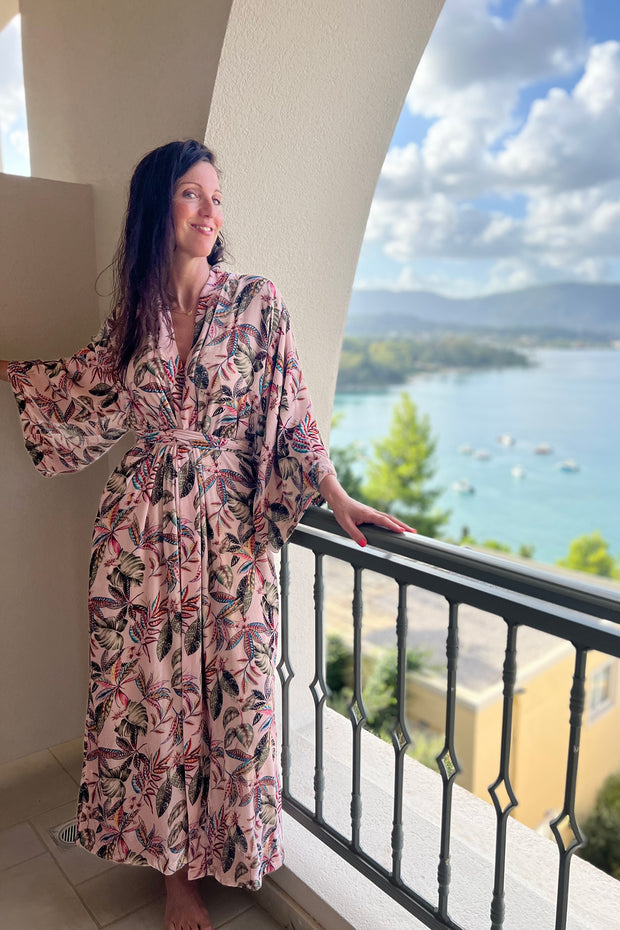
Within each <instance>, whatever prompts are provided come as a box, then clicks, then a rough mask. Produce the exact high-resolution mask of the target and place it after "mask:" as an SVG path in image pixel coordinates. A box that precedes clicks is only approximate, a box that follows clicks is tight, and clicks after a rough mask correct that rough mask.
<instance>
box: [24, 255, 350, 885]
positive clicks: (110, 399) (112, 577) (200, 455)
mask: <svg viewBox="0 0 620 930" xmlns="http://www.w3.org/2000/svg"><path fill="white" fill-rule="evenodd" d="M9 375H10V381H11V384H12V387H13V390H14V392H15V395H16V398H17V402H18V405H19V411H20V417H21V421H22V425H23V430H24V435H25V440H26V446H27V448H28V451H29V452H30V455H31V456H32V458H33V460H34V463H35V465H36V467H37V468H38V469H39V471H40V472H42V473H43V474H44V475H55V474H57V473H59V472H70V471H77V470H78V469H80V468H83V467H84V466H86V465H88V464H89V463H90V462H93V461H94V460H95V459H97V458H98V457H99V456H100V455H102V454H103V453H104V452H106V451H107V450H108V449H109V448H110V447H111V446H112V444H113V443H114V442H116V440H117V439H118V438H119V437H120V436H121V435H122V434H123V433H124V432H125V431H126V430H133V431H134V432H135V434H136V444H135V446H134V447H133V448H132V449H131V451H130V452H128V453H127V454H126V455H125V457H124V458H123V460H122V462H121V464H120V465H119V467H118V468H116V469H115V471H114V472H113V473H112V475H111V476H110V478H109V480H108V482H107V484H106V487H105V490H104V493H103V497H102V500H101V505H100V509H99V513H98V516H97V520H96V523H95V529H94V537H93V548H92V559H91V571H90V598H89V605H90V631H91V638H90V689H89V701H88V713H87V721H86V736H85V755H84V768H83V777H82V784H81V788H80V794H79V808H78V829H79V840H78V841H79V843H80V844H81V845H82V846H84V847H85V848H86V849H88V850H90V851H92V852H94V853H96V854H97V855H99V856H101V857H103V858H106V859H111V860H114V861H118V862H130V863H136V864H144V865H146V864H148V865H151V866H154V867H155V868H157V869H159V870H160V871H161V872H164V873H172V872H174V871H176V870H178V869H180V868H182V867H183V866H185V865H189V877H190V878H193V879H195V878H198V877H200V876H203V875H214V876H215V877H216V878H217V879H218V880H219V881H220V882H222V883H224V884H228V885H245V886H249V887H252V888H258V887H259V886H260V883H261V880H262V876H263V875H264V874H265V873H268V872H270V871H272V870H274V869H276V868H277V867H278V866H279V865H280V864H281V863H282V848H281V825H280V819H281V817H280V813H281V796H280V785H279V779H278V766H277V759H276V733H275V726H274V661H275V651H276V637H277V616H278V593H277V587H276V577H275V573H274V563H273V552H274V551H275V550H276V549H278V548H279V547H280V546H281V545H282V543H283V542H284V541H285V540H286V539H287V537H288V536H289V535H290V533H291V532H292V531H293V529H294V527H295V525H296V524H297V522H298V521H299V519H300V518H301V516H302V514H303V512H304V510H305V509H306V507H307V506H308V505H309V504H310V503H312V502H313V501H317V499H319V495H318V486H319V482H320V481H321V480H322V478H323V477H324V476H326V475H328V474H333V473H334V469H333V466H332V465H331V463H330V461H329V459H328V457H327V454H326V451H325V449H324V447H323V444H322V442H321V437H320V435H319V432H318V429H317V426H316V423H315V421H314V419H313V416H312V411H311V405H310V399H309V397H308V392H307V389H306V386H305V384H304V380H303V377H302V373H301V371H300V367H299V362H298V358H297V354H296V351H295V345H294V341H293V337H292V333H291V329H290V323H289V317H288V314H287V311H286V309H285V307H284V304H283V302H282V300H281V298H280V296H279V294H278V292H277V291H276V289H275V288H274V286H273V285H272V284H271V283H270V282H269V281H267V280H265V279H264V278H260V277H251V276H242V275H238V274H232V273H228V272H225V271H221V270H219V269H217V268H216V269H212V271H211V274H210V277H209V281H208V283H207V285H206V286H205V290H204V292H203V295H202V297H201V300H200V304H199V309H198V316H197V323H196V329H195V332H194V342H193V348H192V349H191V352H190V354H189V356H188V359H187V365H186V370H185V371H183V369H182V368H181V367H180V364H179V358H178V352H177V348H176V343H175V342H174V338H173V337H172V336H171V335H170V331H169V328H168V326H167V325H166V320H165V319H164V317H163V314H162V324H161V331H160V337H159V341H158V344H157V345H155V344H154V342H152V343H151V344H149V345H147V346H146V347H145V348H143V349H142V350H141V351H140V352H139V353H138V354H137V355H136V357H135V358H134V359H133V360H132V362H131V363H130V365H129V369H128V371H127V375H126V378H125V380H124V382H123V383H121V382H120V381H119V379H118V378H117V376H116V374H115V372H114V371H113V368H112V366H111V362H110V358H109V355H108V351H107V327H104V329H103V332H102V334H101V336H100V337H99V338H98V339H96V340H95V341H93V342H92V343H91V344H90V345H88V346H87V347H86V348H85V349H83V350H82V351H81V352H79V353H78V354H77V355H74V356H73V357H72V358H70V359H65V360H61V361H57V362H41V361H36V362H15V363H12V364H11V365H10V369H9Z"/></svg>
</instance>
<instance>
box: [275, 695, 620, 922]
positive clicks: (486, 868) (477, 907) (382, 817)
mask: <svg viewBox="0 0 620 930" xmlns="http://www.w3.org/2000/svg"><path fill="white" fill-rule="evenodd" d="M350 744H351V727H350V724H349V722H348V721H347V720H345V719H344V718H343V717H340V716H339V715H338V714H335V713H334V712H333V711H330V710H329V709H326V713H325V778H326V796H325V817H326V820H327V821H328V822H329V823H330V824H331V825H332V826H334V827H335V828H336V829H338V830H340V831H341V832H342V833H344V834H345V835H349V832H350V828H349V804H350V790H351V774H350V767H349V754H350V752H349V748H348V747H350ZM292 749H293V752H292V758H293V772H292V788H293V791H294V793H295V795H296V796H297V797H299V798H300V800H302V801H303V802H304V803H305V804H307V805H308V806H310V807H312V806H313V802H312V778H313V773H314V745H313V730H312V728H304V730H301V731H297V732H296V733H295V734H294V737H293V746H292ZM393 769H394V753H393V750H392V748H391V746H390V745H388V744H387V743H384V742H382V741H381V740H379V739H377V738H376V737H373V736H372V734H369V733H364V734H363V739H362V796H363V805H364V814H363V823H364V826H363V829H362V845H363V847H364V849H366V850H367V851H368V852H369V853H370V854H371V855H373V856H374V857H375V858H376V859H377V860H378V861H379V862H381V864H382V865H384V866H388V867H389V863H390V833H391V829H392V805H393V796H392V784H393ZM403 820H404V829H405V847H404V852H403V878H404V880H405V881H406V882H407V883H408V884H409V885H410V886H411V887H412V888H413V889H414V890H415V891H416V892H418V893H420V894H422V895H424V896H425V897H426V898H427V899H428V900H430V901H433V902H435V901H436V899H437V880H436V874H437V864H438V855H439V830H440V822H441V778H440V776H439V775H438V774H437V773H436V772H433V771H431V770H430V769H427V768H425V767H424V766H422V765H420V764H419V763H417V762H415V761H414V760H413V759H409V758H407V760H406V764H405V792H404V817H403ZM285 850H286V867H285V868H283V869H281V870H280V871H279V872H276V873H275V874H274V875H273V876H272V877H271V878H270V880H269V882H268V883H266V886H267V890H266V889H264V891H263V892H260V893H259V894H261V895H263V894H266V895H267V896H271V901H272V902H276V899H277V896H278V895H280V896H281V899H282V901H284V902H285V904H286V903H287V902H288V906H289V910H288V911H287V912H286V914H287V915H288V916H287V920H288V923H287V921H286V920H284V921H283V923H284V924H285V926H290V928H291V930H293V928H294V930H316V928H317V924H318V926H319V927H323V928H325V930H377V928H388V927H398V928H399V930H417V928H421V927H422V926H423V924H422V923H421V922H420V921H418V920H416V919H415V918H413V917H412V916H411V915H409V914H408V913H407V912H405V911H404V910H403V909H402V908H401V907H399V905H397V904H396V903H395V902H394V901H392V899H391V898H389V897H388V896H387V895H386V894H384V893H383V892H381V891H380V890H379V889H378V888H376V887H375V886H374V885H373V884H372V883H370V882H369V881H368V880H367V879H365V878H364V876H362V875H361V873H359V872H357V870H355V869H354V868H353V867H352V866H349V865H348V864H347V863H346V862H344V861H343V860H342V859H340V857H339V856H338V855H337V854H336V853H334V852H332V851H331V850H330V849H329V848H328V847H327V846H326V845H324V844H323V843H321V842H320V841H319V840H317V839H316V838H315V837H313V836H312V835H310V834H309V833H308V832H307V831H306V830H305V829H304V828H303V827H302V826H301V825H300V824H298V823H297V822H296V821H295V820H293V819H292V818H291V817H289V816H285ZM494 850H495V813H494V810H493V808H492V806H491V805H490V804H487V803H485V802H484V801H481V800H480V799H479V798H476V797H474V796H473V795H471V794H470V793H469V792H467V791H465V790H464V789H462V788H460V787H459V786H458V785H457V786H456V787H455V789H454V797H453V817H452V848H451V866H452V883H451V891H450V905H449V912H450V916H451V918H452V919H453V920H455V921H456V922H457V923H459V924H460V925H461V926H462V927H464V928H466V930H481V928H484V927H488V926H490V905H491V897H492V888H493V859H494ZM557 870H558V851H557V847H556V845H555V843H553V842H550V841H549V840H547V839H545V838H544V837H542V836H540V835H539V834H537V833H535V832H534V831H532V830H529V829H528V828H527V827H524V826H523V825H522V824H520V823H518V822H517V821H515V820H511V819H509V821H508V841H507V854H506V899H505V904H506V918H505V924H504V927H505V930H533V928H536V930H553V927H554V923H555V921H554V915H555V900H556V889H557ZM264 906H267V907H270V909H271V904H270V903H268V898H266V900H265V905H264ZM282 907H284V905H281V910H280V911H276V910H272V913H279V914H283V913H284V911H283V910H282ZM295 908H297V909H298V911H297V913H296V911H295ZM619 912H620V882H617V881H616V880H615V879H613V878H611V877H610V876H608V875H605V874H604V873H602V872H600V871H598V870H597V869H595V868H593V867H592V866H591V865H590V864H589V863H587V862H584V861H583V860H581V859H578V858H577V857H574V858H573V861H572V865H571V892H570V901H569V916H568V923H567V928H568V930H609V928H610V927H613V926H616V924H617V919H618V913H619ZM304 915H305V916H304ZM304 920H306V922H305V923H304Z"/></svg>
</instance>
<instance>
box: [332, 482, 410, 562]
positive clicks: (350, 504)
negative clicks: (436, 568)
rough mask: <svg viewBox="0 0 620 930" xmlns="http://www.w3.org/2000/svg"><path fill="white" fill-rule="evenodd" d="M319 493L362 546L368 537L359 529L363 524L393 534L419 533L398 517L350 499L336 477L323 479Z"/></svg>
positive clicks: (343, 526) (345, 528)
mask: <svg viewBox="0 0 620 930" xmlns="http://www.w3.org/2000/svg"><path fill="white" fill-rule="evenodd" d="M319 491H320V493H321V495H322V496H323V497H324V498H325V500H326V501H327V503H328V504H329V506H330V507H331V509H332V511H333V513H334V517H335V518H336V520H337V521H338V523H339V524H340V526H341V527H342V529H343V530H344V531H345V533H348V534H349V536H350V537H351V539H354V540H355V542H356V543H357V544H358V545H360V546H365V545H366V537H365V536H364V534H363V533H362V532H361V531H360V529H359V525H360V524H361V523H374V524H375V526H381V527H383V529H386V530H391V531H392V532H393V533H416V532H417V530H415V529H414V528H413V527H412V526H407V524H406V523H403V521H402V520H399V519H398V518H397V517H392V516H390V514H389V513H383V512H382V511H381V510H375V508H374V507H369V506H368V505H367V504H361V503H360V502H359V501H356V500H354V499H353V498H352V497H349V495H348V494H347V492H346V491H345V490H344V488H343V487H342V485H341V484H340V483H339V481H338V480H337V479H336V478H335V477H334V475H326V477H325V478H323V480H322V481H321V483H320V485H319Z"/></svg>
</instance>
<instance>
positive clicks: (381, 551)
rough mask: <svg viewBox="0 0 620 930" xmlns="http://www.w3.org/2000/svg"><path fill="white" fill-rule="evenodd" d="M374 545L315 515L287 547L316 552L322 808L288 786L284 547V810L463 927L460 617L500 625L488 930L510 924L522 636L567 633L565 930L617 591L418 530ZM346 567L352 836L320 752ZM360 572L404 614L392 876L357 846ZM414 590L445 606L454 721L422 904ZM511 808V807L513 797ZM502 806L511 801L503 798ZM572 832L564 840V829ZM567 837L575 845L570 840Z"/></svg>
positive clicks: (416, 902)
mask: <svg viewBox="0 0 620 930" xmlns="http://www.w3.org/2000/svg"><path fill="white" fill-rule="evenodd" d="M363 532H364V535H365V536H366V537H367V539H368V542H369V543H370V545H369V546H368V547H362V548H361V547H359V546H358V545H357V544H356V543H355V542H354V541H353V540H352V539H350V538H349V537H348V536H347V534H346V533H345V532H344V531H343V530H342V529H341V528H340V526H339V525H338V524H337V522H336V520H335V518H334V516H333V514H331V513H330V512H329V511H326V510H320V509H318V508H311V509H310V510H309V511H308V512H307V514H306V515H305V516H304V519H303V521H302V522H301V523H300V524H299V525H298V526H297V528H296V530H295V532H294V533H293V535H292V537H291V540H290V541H291V543H293V544H294V545H296V546H299V547H301V548H304V549H307V550H310V551H311V552H312V553H313V554H314V585H313V600H314V614H315V624H314V638H315V649H314V678H313V680H312V682H311V684H310V685H309V689H310V692H311V695H312V699H313V701H314V704H315V760H314V762H315V765H314V782H313V784H314V812H313V811H312V810H310V808H308V807H307V806H306V805H305V804H304V803H302V802H301V800H299V799H298V798H296V797H295V796H294V794H293V793H291V789H290V779H289V772H290V765H291V745H290V707H291V704H290V695H289V686H290V684H291V681H292V679H293V678H294V675H295V673H294V671H293V668H292V667H291V663H290V631H289V610H288V608H289V593H288V592H289V583H290V561H289V554H288V548H289V547H288V546H286V547H285V548H284V550H283V553H282V562H281V604H282V611H281V615H282V626H281V658H280V662H279V664H278V673H279V676H280V681H281V685H282V791H283V803H284V806H285V809H286V810H287V811H288V812H289V813H290V814H291V815H292V816H293V817H295V818H297V819H298V820H299V821H300V822H301V823H303V824H304V825H305V826H306V827H307V828H308V829H309V830H311V831H312V832H313V833H315V834H316V835H317V836H319V837H320V838H321V839H322V840H323V841H324V842H325V843H327V844H328V845H330V846H331V847H332V848H333V849H335V850H336V851H337V852H338V853H339V855H341V856H342V857H343V858H344V859H346V860H347V861H348V862H350V863H351V864H352V865H354V866H355V868H357V869H358V870H359V871H361V872H362V873H363V874H365V875H366V876H367V877H368V878H370V879H371V880H372V881H373V882H374V883H375V884H376V885H378V886H379V887H380V888H382V889H383V890H384V891H385V892H386V893H387V894H388V895H390V896H391V897H393V898H394V899H396V900H398V901H399V903H400V904H401V905H402V906H403V907H404V908H406V909H407V910H408V911H409V912H410V913H412V914H414V915H415V916H416V917H417V918H418V919H419V920H420V921H421V922H422V923H423V924H424V925H425V926H426V927H429V928H431V930H464V928H463V927H462V926H461V925H460V924H459V923H456V922H455V921H454V920H453V919H452V918H451V917H450V914H449V909H448V904H449V893H450V884H451V878H450V876H451V866H450V861H451V860H450V843H451V818H452V789H453V787H454V780H455V778H456V777H457V776H458V774H459V772H460V771H461V766H460V763H459V760H458V756H457V754H456V745H455V722H456V710H457V706H456V692H457V685H458V656H459V632H458V630H459V612H460V608H461V606H463V605H471V606H473V607H476V608H478V609H481V610H483V611H486V612H487V613H489V614H492V615H496V616H497V618H498V621H500V622H502V621H503V622H504V624H505V632H506V648H505V658H504V663H503V670H502V683H503V691H502V693H503V698H502V722H501V751H500V765H499V773H498V775H497V778H496V780H495V781H494V782H493V784H491V785H490V786H489V794H490V796H491V799H492V801H493V807H494V809H495V816H496V821H497V825H496V838H495V857H494V885H493V893H492V900H491V907H490V918H491V930H502V928H503V927H504V916H505V883H506V879H505V870H506V846H507V819H508V817H509V816H510V813H511V811H512V810H513V808H514V807H515V806H516V805H517V804H518V798H517V795H516V794H515V791H514V789H513V786H512V784H511V748H512V734H513V707H514V699H515V694H516V685H517V674H518V662H517V633H518V630H519V628H520V627H530V628H531V629H537V630H539V631H542V632H545V633H551V634H552V635H554V636H556V637H559V638H561V639H563V640H565V641H567V642H569V643H572V646H573V647H574V672H573V680H572V687H571V690H570V698H569V724H570V733H569V740H568V753H567V765H566V770H565V772H566V774H565V779H564V782H565V785H564V806H563V808H562V811H561V812H560V813H559V814H558V816H557V817H555V818H554V819H553V820H552V821H551V822H550V824H549V826H550V828H551V830H552V832H553V834H554V837H555V840H556V843H557V846H558V851H559V867H558V882H557V896H556V914H555V930H566V925H567V913H568V891H569V878H570V862H571V858H572V856H573V854H574V852H575V851H576V850H577V849H578V848H580V847H581V846H583V843H584V839H583V836H582V834H581V832H580V829H579V824H578V822H577V819H576V815H575V798H576V784H577V765H578V759H579V747H580V738H581V729H582V725H583V719H584V713H585V708H586V659H587V655H588V653H589V652H590V651H591V650H597V651H599V652H602V653H606V654H607V655H609V656H616V657H618V658H620V593H617V592H615V591H613V590H607V589H604V588H600V587H597V586H596V585H594V584H588V583H586V582H584V581H581V580H580V579H575V578H572V577H568V578H563V577H560V576H558V575H554V574H553V573H551V572H547V571H542V570H540V569H536V568H534V567H532V566H529V565H520V564H516V563H514V562H511V561H509V560H508V559H505V558H498V557H496V556H493V555H489V554H487V553H483V552H475V551H472V550H470V549H463V548H460V547H458V546H454V545H450V544H448V543H443V542H439V541H438V540H434V539H430V538H428V537H422V536H417V535H414V534H405V535H400V534H395V533H390V532H388V531H387V530H381V529H379V528H378V527H376V526H372V525H370V526H369V525H364V529H363ZM326 556H327V557H328V558H329V557H333V558H335V559H338V560H340V561H342V562H348V563H349V564H350V565H351V566H352V567H353V570H354V579H353V599H352V622H353V633H354V650H353V664H354V673H355V685H354V690H353V695H352V698H351V702H350V703H349V705H348V711H349V720H350V722H351V726H352V739H353V750H352V751H353V768H352V773H351V775H352V784H351V835H350V837H347V836H346V835H345V834H343V833H340V832H339V831H337V830H336V829H335V828H334V827H333V826H332V825H330V823H329V822H328V821H327V820H326V818H325V816H324V812H323V810H324V809H323V799H324V792H325V787H326V782H325V770H324V747H323V711H324V705H325V702H326V699H327V695H328V690H327V685H326V681H325V656H324V634H325V630H324V607H325V585H324V562H325V557H326ZM364 570H368V571H371V572H378V573H380V574H381V575H383V576H388V577H391V578H392V579H393V580H394V581H395V582H396V584H397V586H398V610H397V613H396V638H397V687H396V719H395V722H394V726H393V728H392V730H391V736H392V747H393V749H394V754H395V767H394V787H393V799H394V810H393V821H392V832H391V841H390V842H391V849H392V868H391V870H387V869H386V868H385V867H384V866H382V865H380V864H379V862H378V861H376V860H374V859H372V858H371V857H370V856H368V855H366V854H365V853H364V851H363V849H362V848H361V847H360V843H359V830H360V825H361V787H360V771H361V744H360V733H361V728H363V727H364V725H365V723H366V721H367V717H366V711H365V709H364V697H363V693H362V688H361V674H360V669H361V662H362V623H363V606H362V602H363V590H362V574H363V571H364ZM410 586H412V587H413V588H414V589H415V588H421V589H424V590H426V591H430V592H434V593H435V594H438V595H440V596H442V597H443V598H444V601H445V604H446V607H447V611H448V626H447V636H446V659H447V663H446V713H445V742H444V746H443V749H442V750H441V752H440V753H439V755H438V756H437V757H436V760H435V761H436V764H437V767H438V771H439V775H440V776H441V780H442V799H441V805H442V808H441V841H440V849H439V861H438V867H437V889H438V891H437V903H436V904H434V903H433V902H432V901H431V900H429V899H426V898H424V897H422V896H421V895H420V894H419V893H417V892H416V891H415V890H414V889H413V888H412V887H410V886H408V885H405V883H404V882H403V880H402V877H401V863H402V852H403V784H404V781H403V763H404V756H405V753H406V751H407V747H408V746H409V745H410V743H411V738H410V736H409V734H408V732H407V720H406V714H405V702H406V667H407V631H408V608H407V597H408V591H409V588H410ZM504 796H505V797H507V799H508V801H507V802H506V801H505V797H504ZM502 799H504V800H502ZM567 824H568V827H569V828H570V836H568V833H567V836H566V837H565V835H564V830H565V827H566V825H567ZM567 837H568V842H567Z"/></svg>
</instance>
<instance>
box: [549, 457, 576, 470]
mask: <svg viewBox="0 0 620 930" xmlns="http://www.w3.org/2000/svg"><path fill="white" fill-rule="evenodd" d="M555 467H556V468H558V469H559V470H560V471H569V472H574V471H579V465H578V464H577V462H576V461H575V459H564V461H563V462H558V463H557V465H556V466H555Z"/></svg>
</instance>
